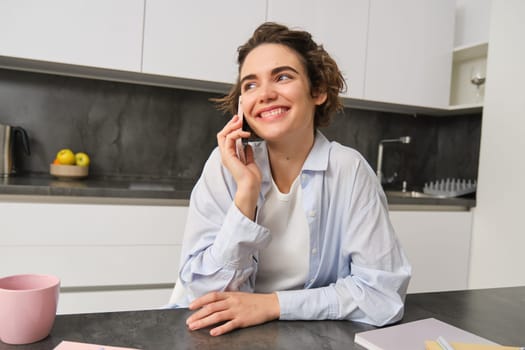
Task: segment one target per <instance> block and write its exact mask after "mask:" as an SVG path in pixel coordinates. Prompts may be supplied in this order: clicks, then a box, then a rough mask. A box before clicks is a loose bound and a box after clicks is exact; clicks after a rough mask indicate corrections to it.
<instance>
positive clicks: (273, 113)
mask: <svg viewBox="0 0 525 350" xmlns="http://www.w3.org/2000/svg"><path fill="white" fill-rule="evenodd" d="M284 112H286V109H285V108H275V109H272V110H270V111H266V112H262V113H261V117H262V118H268V117H273V116H276V115H278V114H281V113H284Z"/></svg>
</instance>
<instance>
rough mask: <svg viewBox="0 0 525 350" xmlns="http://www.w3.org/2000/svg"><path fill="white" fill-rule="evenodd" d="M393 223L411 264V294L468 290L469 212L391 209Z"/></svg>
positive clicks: (470, 215)
mask: <svg viewBox="0 0 525 350" xmlns="http://www.w3.org/2000/svg"><path fill="white" fill-rule="evenodd" d="M390 219H391V221H392V225H393V226H394V229H395V231H396V233H397V235H398V237H399V239H400V241H401V244H402V246H403V248H404V250H405V253H406V254H407V257H408V260H409V261H410V263H411V265H412V278H411V280H410V285H409V287H408V292H409V293H418V292H434V291H445V290H460V289H466V288H467V284H468V271H469V260H470V240H471V229H472V213H471V212H470V211H393V210H391V211H390Z"/></svg>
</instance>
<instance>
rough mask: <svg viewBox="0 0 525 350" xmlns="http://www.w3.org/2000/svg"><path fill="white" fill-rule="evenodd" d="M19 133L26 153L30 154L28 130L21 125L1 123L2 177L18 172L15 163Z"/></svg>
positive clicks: (0, 158)
mask: <svg viewBox="0 0 525 350" xmlns="http://www.w3.org/2000/svg"><path fill="white" fill-rule="evenodd" d="M17 135H18V136H20V140H21V141H22V145H23V146H24V151H25V154H27V155H30V154H31V151H30V150H29V137H28V136H27V132H26V131H25V130H24V129H23V128H21V127H19V126H9V125H4V124H0V177H7V176H10V175H12V174H14V173H15V172H16V169H15V168H14V165H13V164H14V154H15V152H14V149H15V139H16V136H17Z"/></svg>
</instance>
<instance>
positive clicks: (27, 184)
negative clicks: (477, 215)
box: [0, 174, 476, 210]
mask: <svg viewBox="0 0 525 350" xmlns="http://www.w3.org/2000/svg"><path fill="white" fill-rule="evenodd" d="M195 181H196V180H195V179H182V178H154V177H139V176H120V177H116V176H104V177H93V176H90V177H88V178H86V179H81V180H63V179H58V178H55V177H53V176H51V175H49V174H29V175H19V176H11V177H6V178H0V195H2V194H3V195H26V196H41V197H45V196H61V197H80V198H88V197H98V198H105V197H108V198H109V197H111V198H122V199H144V200H149V199H153V200H155V199H163V200H164V199H167V200H181V201H188V200H189V198H190V194H191V190H192V188H193V186H194V184H195ZM387 199H388V203H389V205H390V206H391V208H396V207H397V208H402V207H404V206H406V207H407V208H412V209H413V208H417V207H418V206H419V207H422V208H423V207H428V208H434V209H439V208H459V209H460V210H469V209H470V208H472V207H474V206H475V205H476V200H475V199H474V197H470V198H469V197H460V198H431V197H426V198H411V197H399V196H390V195H387Z"/></svg>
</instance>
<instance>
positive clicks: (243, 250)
mask: <svg viewBox="0 0 525 350" xmlns="http://www.w3.org/2000/svg"><path fill="white" fill-rule="evenodd" d="M203 222H204V218H202V217H200V216H199V215H196V213H195V212H192V213H191V215H190V216H189V218H188V223H187V230H188V231H190V232H191V234H189V235H188V241H185V246H188V247H190V248H189V249H188V250H186V249H185V250H184V252H183V256H184V258H183V261H182V262H181V269H180V276H179V277H180V280H181V282H182V283H183V285H184V286H185V288H186V289H187V290H188V292H189V293H188V294H189V296H190V299H192V298H195V297H198V296H201V295H203V294H205V293H207V292H210V291H218V290H221V291H223V290H238V291H247V292H248V291H253V284H254V276H255V272H256V269H257V263H256V261H255V258H254V256H255V255H256V254H257V252H258V250H259V249H261V248H262V247H264V246H266V245H267V244H268V242H269V239H270V236H269V232H268V230H267V229H266V228H264V227H262V226H259V225H257V224H255V223H254V222H253V221H251V220H250V219H248V218H246V217H245V216H244V215H243V214H242V213H241V212H240V211H239V210H238V208H236V207H235V206H234V205H232V206H231V207H230V209H229V210H228V213H227V215H226V216H225V217H224V222H223V225H222V227H219V228H216V230H218V232H217V234H213V233H210V232H213V227H212V226H211V225H207V226H202V225H203ZM201 226H202V227H201ZM199 231H202V232H199ZM192 237H195V239H194V240H192V239H191V238H192Z"/></svg>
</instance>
